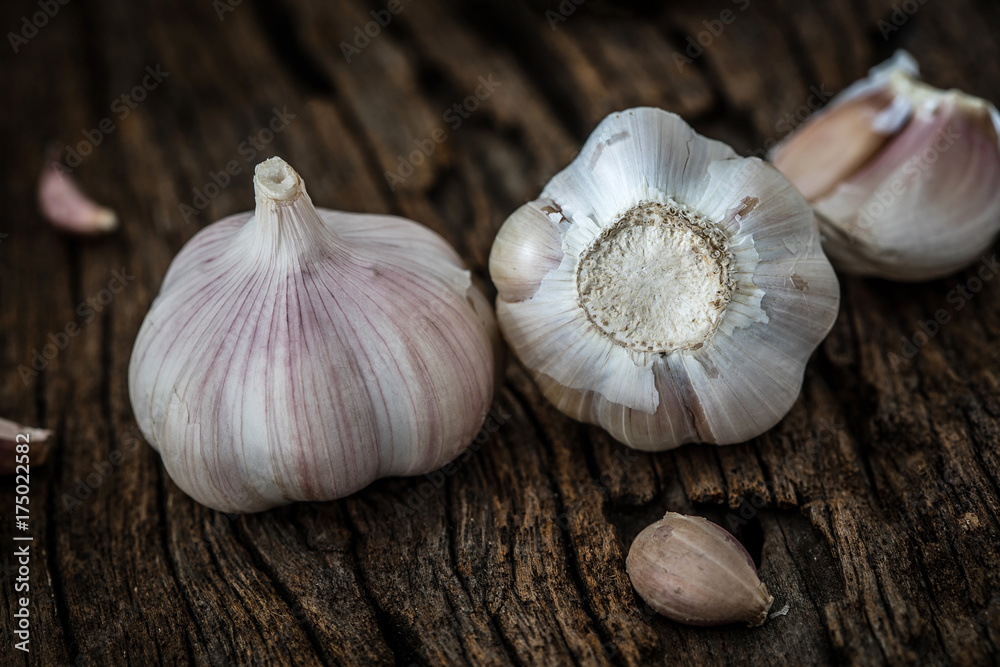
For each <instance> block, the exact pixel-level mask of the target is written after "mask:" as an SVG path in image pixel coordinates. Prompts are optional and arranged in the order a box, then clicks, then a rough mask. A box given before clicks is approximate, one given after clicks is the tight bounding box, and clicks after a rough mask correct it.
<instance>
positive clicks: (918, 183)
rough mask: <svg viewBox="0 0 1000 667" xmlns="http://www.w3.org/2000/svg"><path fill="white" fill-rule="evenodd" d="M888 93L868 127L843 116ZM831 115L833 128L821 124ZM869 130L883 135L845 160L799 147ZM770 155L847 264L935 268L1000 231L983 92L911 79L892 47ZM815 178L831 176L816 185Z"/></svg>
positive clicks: (992, 134) (924, 275)
mask: <svg viewBox="0 0 1000 667" xmlns="http://www.w3.org/2000/svg"><path fill="white" fill-rule="evenodd" d="M887 96H888V97H890V98H891V100H892V101H891V103H890V104H889V105H888V108H889V109H895V110H897V112H896V113H895V114H894V115H893V114H889V113H886V114H883V116H882V117H881V118H880V117H878V116H872V117H871V120H872V125H871V126H869V127H867V128H866V127H865V126H864V122H863V121H862V122H860V123H857V124H854V125H850V124H848V123H847V122H842V119H845V118H849V117H851V116H852V115H853V112H852V108H853V107H854V106H856V105H857V104H858V103H859V101H864V100H866V99H871V98H873V97H879V98H881V99H884V98H885V97H887ZM888 117H891V118H890V119H889V120H887V118H888ZM831 126H836V127H837V131H835V132H830V131H827V130H824V128H829V127H831ZM876 130H877V131H880V132H884V131H888V132H889V134H888V136H887V138H886V140H885V141H884V142H883V143H882V144H881V145H880V146H879V147H878V150H876V151H872V152H870V153H869V154H868V155H867V157H866V158H865V159H864V160H863V161H860V162H858V163H857V164H853V165H852V166H851V168H850V169H846V170H841V169H838V168H837V166H836V165H835V164H832V163H831V162H829V161H826V162H824V161H823V160H821V159H815V160H806V159H802V158H800V156H803V155H809V154H815V155H822V154H824V147H841V148H840V150H841V151H842V152H843V153H851V152H857V151H859V149H860V147H861V146H863V145H866V142H867V140H868V136H869V135H870V134H871V133H872V132H875V131H876ZM862 152H863V151H862ZM772 160H773V162H774V164H775V166H776V167H778V169H779V170H781V171H782V173H784V174H785V175H786V176H788V178H789V179H790V180H791V181H792V182H793V183H794V184H795V185H796V186H797V187H799V189H800V190H802V192H803V194H804V195H805V196H806V198H807V199H808V200H809V201H810V203H811V204H812V205H813V207H814V208H815V210H816V212H817V214H818V217H819V220H820V224H821V228H822V230H823V233H824V250H825V251H826V252H827V254H828V255H829V257H830V259H831V261H832V262H833V263H834V265H835V266H836V267H837V268H838V269H840V270H842V271H844V272H847V273H854V274H859V275H870V276H878V277H882V278H888V279H892V280H900V281H920V280H930V279H933V278H938V277H942V276H945V275H948V274H950V273H954V272H955V271H957V270H959V269H962V268H963V267H965V266H967V265H969V264H971V263H974V262H976V261H977V260H979V259H980V257H981V256H982V254H983V253H985V252H986V251H987V250H988V249H989V247H990V246H991V245H992V244H993V241H994V240H995V239H996V237H997V234H998V232H1000V189H998V188H997V187H996V181H997V177H998V174H1000V114H998V112H997V110H996V108H995V107H994V106H993V105H991V104H989V103H988V102H986V101H985V100H982V99H980V98H976V97H973V96H971V95H967V94H965V93H962V92H960V91H957V90H948V91H943V90H938V89H936V88H934V87H932V86H929V85H928V84H925V83H923V82H921V81H920V80H919V78H918V68H917V65H916V62H915V61H914V60H913V58H912V57H911V56H909V54H907V53H905V52H902V51H901V52H897V54H896V55H895V56H894V57H893V58H892V59H890V60H889V61H887V62H885V63H883V64H881V65H879V66H878V67H875V68H873V69H872V72H871V74H870V75H869V76H868V77H867V78H866V79H863V80H861V81H859V82H857V83H855V84H854V85H852V86H850V87H849V88H848V89H847V90H845V91H844V92H843V93H841V94H840V95H838V96H837V97H835V98H834V99H833V100H832V101H831V102H830V104H829V105H828V106H827V107H826V108H825V109H823V110H821V111H820V112H817V113H816V114H814V116H813V117H812V118H811V119H810V120H809V121H807V122H806V123H805V124H803V126H802V127H801V128H799V129H798V130H796V131H795V132H794V133H793V134H792V135H790V136H789V137H788V138H787V139H786V140H785V141H784V142H782V143H781V144H779V145H778V146H777V147H776V148H775V151H774V153H773V154H772ZM817 181H823V182H828V183H829V184H830V185H829V187H827V188H826V189H825V190H824V191H822V192H819V191H818V189H816V188H814V187H813V184H814V183H816V182H817Z"/></svg>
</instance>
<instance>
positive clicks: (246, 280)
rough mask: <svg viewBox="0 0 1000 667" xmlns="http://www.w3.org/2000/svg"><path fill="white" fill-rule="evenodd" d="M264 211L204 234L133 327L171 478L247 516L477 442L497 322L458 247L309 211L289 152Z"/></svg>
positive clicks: (138, 397)
mask: <svg viewBox="0 0 1000 667" xmlns="http://www.w3.org/2000/svg"><path fill="white" fill-rule="evenodd" d="M254 189H255V191H256V196H257V208H256V211H254V212H247V213H242V214H239V215H234V216H231V217H229V218H226V219H224V220H221V221H219V222H216V223H215V224H212V225H210V226H209V227H207V228H206V229H204V230H202V231H201V232H199V233H198V234H197V235H195V236H194V238H192V239H191V241H190V242H189V243H188V244H187V245H186V246H185V247H184V248H183V249H182V250H181V252H180V253H179V254H178V255H177V257H176V258H175V259H174V261H173V263H172V264H171V266H170V269H169V270H168V272H167V275H166V277H165V278H164V281H163V287H162V289H161V292H160V294H159V296H158V297H157V298H156V300H155V301H154V302H153V305H152V307H151V308H150V311H149V313H148V314H147V315H146V319H145V321H144V322H143V324H142V328H141V329H140V331H139V335H138V338H137V339H136V342H135V348H134V350H133V352H132V359H131V362H130V366H129V393H130V397H131V400H132V406H133V409H134V410H135V415H136V419H137V420H138V423H139V427H140V428H141V430H142V433H143V435H144V436H145V437H146V439H147V440H148V441H149V442H150V444H152V445H153V447H154V448H155V449H157V451H159V453H160V456H161V457H162V459H163V463H164V466H165V467H166V469H167V472H168V473H169V474H170V476H171V478H172V479H173V480H174V481H175V482H176V483H177V485H178V486H179V487H180V488H181V489H182V490H184V491H185V492H186V493H188V494H189V495H191V496H192V497H193V498H194V499H195V500H197V501H199V502H201V503H203V504H205V505H208V506H209V507H212V508H215V509H220V510H226V511H234V512H253V511H258V510H263V509H266V508H269V507H274V506H276V505H282V504H285V503H290V502H293V501H297V500H331V499H334V498H340V497H342V496H346V495H348V494H350V493H353V492H354V491H357V490H359V489H361V488H362V487H364V486H366V485H368V484H369V483H370V482H372V481H374V480H375V479H376V478H379V477H384V476H389V475H419V474H422V473H426V472H429V471H431V470H434V469H435V468H438V467H440V466H441V465H443V464H444V463H446V462H448V461H450V460H451V459H453V458H454V457H455V456H457V455H458V454H459V453H460V452H461V451H462V450H464V449H465V448H466V447H467V446H468V445H469V444H470V442H471V441H472V439H473V437H474V436H475V434H476V432H477V430H478V429H479V428H480V426H481V425H482V423H483V420H484V419H485V417H486V414H487V411H488V409H489V406H490V401H491V397H492V392H493V376H494V370H495V369H494V346H493V341H494V340H495V338H496V334H495V326H496V325H495V323H494V320H493V315H492V313H491V311H490V308H489V304H488V302H487V301H486V299H485V298H484V297H483V296H482V294H481V293H480V292H479V291H478V290H477V289H476V288H475V287H474V286H473V285H472V283H471V279H470V275H469V272H468V271H466V270H465V269H464V268H463V267H462V262H461V260H460V259H459V258H458V256H457V255H456V254H455V252H454V250H453V249H452V248H451V247H450V246H449V245H448V244H447V243H446V242H445V241H444V240H443V239H442V238H441V237H440V236H438V235H437V234H435V233H434V232H432V231H430V230H429V229H427V228H425V227H422V226H420V225H418V224H416V223H414V222H412V221H409V220H405V219H402V218H396V217H390V216H384V215H362V214H353V213H341V212H338V211H330V210H326V209H317V208H314V207H313V204H312V201H311V200H310V198H309V195H308V194H307V193H306V190H305V186H304V185H303V183H302V180H301V179H300V178H299V175H298V174H297V173H295V171H293V170H292V169H291V167H289V166H288V165H287V164H286V163H285V162H284V161H282V160H281V159H280V158H271V159H270V160H267V161H265V162H263V163H261V164H259V165H258V166H257V169H256V172H255V175H254Z"/></svg>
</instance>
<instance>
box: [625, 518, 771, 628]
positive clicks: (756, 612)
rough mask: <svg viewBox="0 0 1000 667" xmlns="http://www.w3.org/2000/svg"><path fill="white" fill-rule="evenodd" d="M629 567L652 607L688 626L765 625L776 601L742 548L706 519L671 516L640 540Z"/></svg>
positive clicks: (631, 551) (628, 560) (632, 550)
mask: <svg viewBox="0 0 1000 667" xmlns="http://www.w3.org/2000/svg"><path fill="white" fill-rule="evenodd" d="M625 569H626V570H627V572H628V576H629V579H631V581H632V585H633V586H634V587H635V590H636V592H638V593H639V596H640V597H641V598H642V599H643V600H645V601H646V602H647V603H648V604H649V606H650V607H652V608H653V609H654V610H656V611H657V612H658V613H660V614H662V615H663V616H666V617H667V618H669V619H671V620H674V621H678V622H680V623H686V624H688V625H725V624H728V623H737V622H740V621H743V622H745V623H746V624H747V625H749V626H751V627H753V626H757V625H761V624H762V623H764V621H765V620H767V612H768V611H769V610H770V609H771V605H772V604H773V603H774V598H773V597H772V596H771V594H770V593H768V590H767V586H766V585H764V583H762V582H761V580H760V578H759V577H758V576H757V567H756V566H755V565H754V563H753V559H752V558H750V554H748V553H747V551H746V549H744V548H743V545H742V544H740V543H739V541H738V540H737V539H736V538H735V537H733V536H732V535H730V534H729V532H728V531H726V530H725V529H724V528H723V527H722V526H719V525H717V524H715V523H712V522H711V521H709V520H707V519H703V518H702V517H697V516H686V515H684V514H678V513H676V512H667V513H666V515H665V516H664V517H663V518H662V519H660V520H659V521H657V522H655V523H653V524H651V525H649V526H647V527H646V528H644V529H643V530H642V532H640V533H639V534H638V535H637V536H636V538H635V540H634V541H633V542H632V546H631V547H630V548H629V552H628V557H627V558H626V560H625Z"/></svg>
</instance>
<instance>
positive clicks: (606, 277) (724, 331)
mask: <svg viewBox="0 0 1000 667" xmlns="http://www.w3.org/2000/svg"><path fill="white" fill-rule="evenodd" d="M490 275H491V277H492V278H493V281H494V283H495V284H496V287H497V293H498V294H497V317H498V320H499V322H500V326H501V330H502V331H503V334H504V337H505V338H506V340H507V341H508V343H509V344H510V346H511V348H512V350H513V351H514V353H515V354H516V355H517V356H518V358H519V359H520V360H521V362H522V363H523V364H524V365H525V366H526V367H527V368H528V369H529V370H530V371H531V372H532V374H533V376H534V378H535V381H536V382H537V383H538V385H539V387H540V388H541V389H542V392H543V393H544V394H545V396H546V398H548V400H549V401H551V402H552V403H553V404H554V405H555V406H556V407H557V408H558V409H559V410H561V411H562V412H564V413H566V414H567V415H569V416H571V417H573V418H574V419H578V420H581V421H585V422H588V423H594V424H598V425H600V426H601V427H602V428H604V429H606V430H607V431H608V432H609V433H610V434H611V435H612V436H613V437H615V438H616V439H617V440H619V441H621V442H623V443H625V444H627V445H629V446H631V447H635V448H637V449H644V450H663V449H669V448H672V447H677V446H679V445H681V444H684V443H686V442H693V441H701V442H710V443H716V444H727V443H734V442H742V441H744V440H748V439H750V438H752V437H754V436H756V435H759V434H760V433H762V432H764V431H766V430H767V429H768V428H770V427H771V426H773V425H774V424H775V423H777V422H778V421H779V420H780V419H781V418H782V417H783V416H784V415H785V414H786V413H787V412H788V410H789V409H790V408H791V405H792V404H793V403H794V401H795V399H796V397H797V396H798V393H799V388H800V386H801V383H802V376H803V372H804V368H805V364H806V361H807V360H808V358H809V356H810V355H811V353H812V351H813V350H814V349H815V347H816V345H818V344H819V342H820V341H821V340H822V339H823V338H824V337H825V336H826V334H827V332H828V331H829V329H830V327H831V326H832V325H833V321H834V319H835V317H836V314H837V309H838V306H839V294H840V293H839V285H838V283H837V280H836V276H835V275H834V273H833V270H832V268H831V266H830V264H829V262H828V261H827V260H826V257H825V256H824V255H823V253H822V250H821V249H820V245H819V232H818V230H817V227H816V223H815V218H814V215H813V213H812V211H811V210H810V208H809V207H808V205H807V204H806V202H805V201H804V200H803V199H802V197H801V195H799V193H798V192H796V191H795V189H794V188H793V187H792V186H791V185H790V184H789V183H788V181H787V180H786V179H785V178H784V177H782V176H781V174H780V173H778V172H777V170H775V169H774V168H773V167H771V166H770V165H768V164H766V163H764V162H762V161H760V160H757V159H752V158H740V157H739V156H737V155H736V153H735V152H734V151H733V150H732V149H731V148H729V147H728V146H726V145H725V144H722V143H720V142H717V141H713V140H710V139H706V138H704V137H702V136H700V135H697V134H696V133H695V132H694V131H693V130H692V129H691V128H690V127H689V126H688V125H687V124H686V123H684V122H683V121H682V120H681V119H680V118H679V117H677V116H676V115H674V114H670V113H667V112H665V111H662V110H660V109H652V108H637V109H630V110H627V111H623V112H620V113H615V114H612V115H610V116H609V117H607V118H606V119H604V120H603V121H602V122H601V123H600V125H598V127H597V128H596V129H595V130H594V132H593V133H592V134H591V136H590V137H589V138H588V140H587V142H586V143H585V145H584V146H583V148H582V150H581V151H580V154H579V155H578V156H577V158H576V159H575V160H574V161H573V162H572V163H571V164H570V165H569V166H568V167H567V168H566V169H564V170H563V171H562V172H560V173H559V174H557V175H556V176H555V177H554V178H553V179H552V180H551V181H550V182H549V184H548V185H547V186H546V187H545V189H544V190H543V192H542V194H541V196H540V197H539V199H537V200H535V201H533V202H529V203H528V204H525V205H524V206H522V207H520V208H519V209H518V210H517V211H515V212H514V213H513V214H511V215H510V217H508V219H507V220H506V221H505V223H504V225H503V226H502V227H501V229H500V231H499V233H498V234H497V238H496V241H495V242H494V245H493V249H492V251H491V255H490Z"/></svg>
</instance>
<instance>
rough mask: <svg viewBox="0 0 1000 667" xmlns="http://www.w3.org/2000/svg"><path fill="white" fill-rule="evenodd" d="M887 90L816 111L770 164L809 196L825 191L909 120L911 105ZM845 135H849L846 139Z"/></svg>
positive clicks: (812, 198) (822, 193)
mask: <svg viewBox="0 0 1000 667" xmlns="http://www.w3.org/2000/svg"><path fill="white" fill-rule="evenodd" d="M898 99H900V98H896V97H894V96H893V95H891V94H890V93H889V92H888V91H884V90H876V91H872V92H870V93H869V94H866V95H860V96H858V97H855V98H852V99H850V100H847V101H845V102H844V103H843V104H842V105H840V106H838V107H837V108H836V109H834V110H831V112H830V113H827V114H822V115H818V116H817V117H816V120H815V122H814V123H813V125H812V127H811V129H810V131H809V132H805V133H802V134H795V135H793V136H792V138H791V139H790V140H789V141H786V142H784V143H782V144H781V145H780V148H779V149H778V151H777V153H776V154H775V155H774V156H773V158H772V161H773V162H774V166H775V167H777V168H778V170H779V171H781V173H783V174H785V176H787V177H788V179H789V180H790V181H792V183H794V184H795V186H796V187H797V188H798V189H799V192H801V193H802V196H803V197H805V198H806V199H807V200H809V201H814V200H815V199H817V198H819V197H821V196H823V195H825V194H827V193H828V192H830V190H832V189H833V188H834V187H836V186H837V184H838V183H840V182H841V181H842V180H843V179H844V178H846V177H848V176H850V175H851V174H853V173H854V172H855V171H857V169H858V168H859V167H861V165H863V164H864V163H865V162H867V161H868V160H869V159H870V158H871V157H872V156H873V155H874V154H875V153H876V151H878V150H879V149H880V148H881V147H882V145H883V144H884V143H885V142H886V140H887V139H889V137H890V136H891V135H892V133H894V132H895V131H896V130H897V128H898V125H899V124H900V123H903V122H905V121H906V120H907V118H908V116H909V111H910V110H911V108H910V107H909V105H907V104H902V105H900V104H894V101H895V100H898ZM844 137H851V140H850V141H844Z"/></svg>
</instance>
